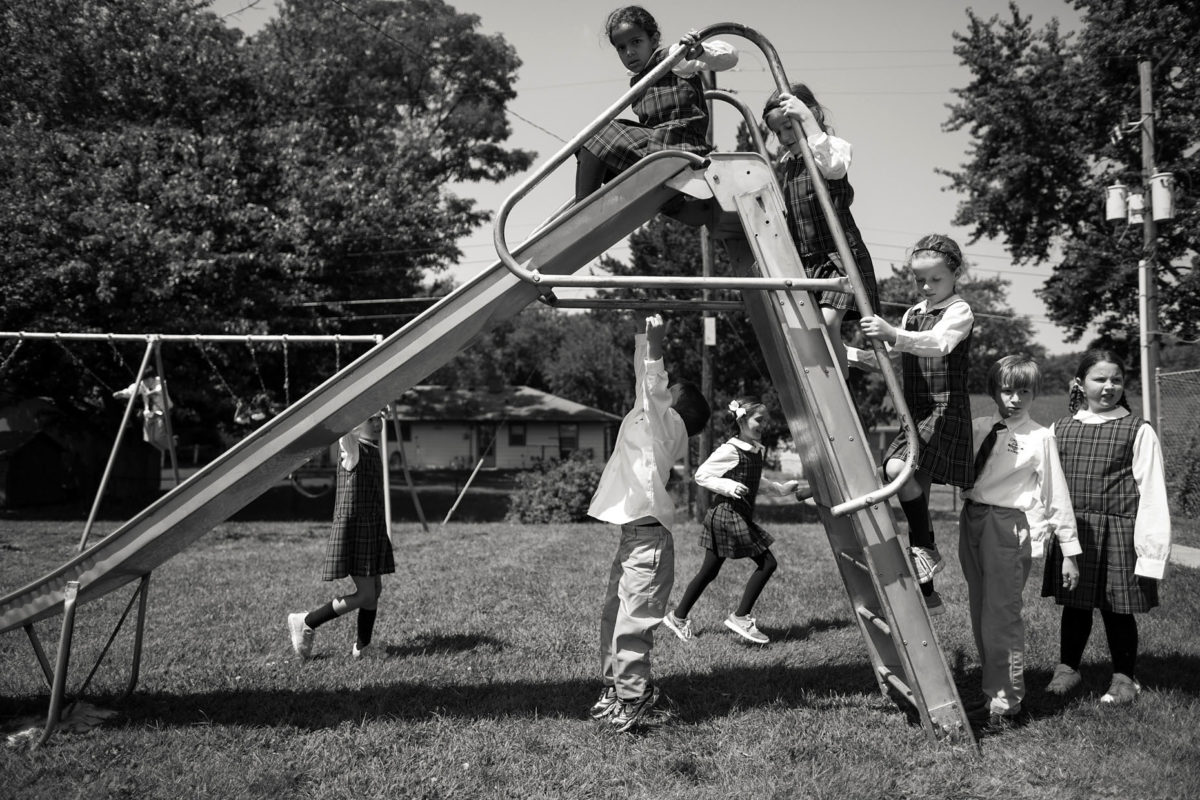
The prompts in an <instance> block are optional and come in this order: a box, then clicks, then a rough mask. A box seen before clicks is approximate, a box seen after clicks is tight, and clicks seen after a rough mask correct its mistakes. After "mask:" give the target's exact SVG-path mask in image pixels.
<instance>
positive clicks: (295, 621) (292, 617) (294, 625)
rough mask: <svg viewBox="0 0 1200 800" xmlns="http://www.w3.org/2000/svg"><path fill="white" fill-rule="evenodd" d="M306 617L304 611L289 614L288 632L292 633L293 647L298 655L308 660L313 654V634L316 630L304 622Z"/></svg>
mask: <svg viewBox="0 0 1200 800" xmlns="http://www.w3.org/2000/svg"><path fill="white" fill-rule="evenodd" d="M304 617H305V614H304V612H303V611H298V612H296V613H295V614H288V632H289V633H290V634H291V635H292V649H293V650H295V651H296V655H298V656H300V658H302V659H304V660H306V661H307V660H308V658H309V656H311V655H312V646H313V636H314V634H316V631H314V630H313V629H312V628H310V627H308V626H307V625H305V624H304Z"/></svg>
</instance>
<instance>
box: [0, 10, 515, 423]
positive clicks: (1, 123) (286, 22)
mask: <svg viewBox="0 0 1200 800" xmlns="http://www.w3.org/2000/svg"><path fill="white" fill-rule="evenodd" d="M205 5H206V4H205V3H202V2H197V0H103V1H102V0H70V2H68V0H48V1H47V2H45V3H17V4H8V5H6V6H5V7H4V9H3V11H0V180H3V183H4V185H5V187H6V192H5V193H4V194H3V195H2V196H0V243H2V246H0V265H2V267H3V274H4V279H5V284H6V291H5V292H4V293H3V294H2V295H0V315H3V318H4V320H5V324H6V326H7V327H8V328H10V329H34V330H65V331H74V330H109V331H111V330H118V331H146V330H162V331H178V332H193V331H201V332H226V333H249V332H264V331H287V332H305V331H330V332H333V331H339V332H343V333H356V332H372V333H373V332H375V331H374V330H373V329H372V330H369V331H364V330H361V329H355V328H353V327H351V326H349V325H346V324H344V323H342V322H341V321H340V320H339V319H337V318H336V316H335V317H334V318H332V319H331V318H328V317H326V316H322V314H323V313H327V312H322V311H320V310H318V307H317V306H316V305H315V304H316V303H319V302H320V301H329V300H335V299H343V298H347V297H351V298H372V297H381V296H397V295H401V296H405V295H419V294H421V293H423V292H424V291H425V287H424V284H425V281H426V280H427V277H428V275H429V274H430V273H431V272H433V273H435V274H436V272H437V271H438V270H441V269H443V268H444V267H445V266H446V265H447V264H449V263H453V261H454V260H456V259H457V258H458V257H459V256H460V253H459V251H458V248H457V246H456V241H457V240H458V239H459V237H461V236H462V235H464V234H465V233H466V232H467V231H468V230H470V228H471V227H473V226H475V225H478V224H480V223H481V222H482V221H484V220H485V219H486V216H487V215H486V213H485V212H481V211H479V210H477V209H475V208H474V204H473V202H472V201H470V200H468V199H464V198H460V197H456V196H455V195H453V194H452V193H451V192H449V191H448V190H447V189H446V188H445V187H446V186H447V185H449V184H450V183H451V182H453V181H457V180H481V179H486V180H500V179H502V178H504V177H507V176H508V175H510V174H512V173H514V172H516V171H518V170H521V169H523V168H525V167H526V166H528V164H529V162H530V160H531V154H529V153H527V152H524V151H519V150H509V149H506V148H504V147H503V142H504V140H505V139H506V138H507V137H508V135H509V129H508V126H507V122H506V117H505V114H504V105H505V103H507V102H508V101H509V100H511V99H512V97H513V96H514V92H513V89H512V83H513V80H514V78H515V71H516V68H517V66H518V65H519V61H518V60H517V58H516V56H515V54H514V52H513V50H512V48H511V47H510V46H508V45H507V44H506V43H505V42H504V41H503V39H502V38H500V37H499V36H484V35H482V34H480V33H478V32H477V30H476V29H477V28H478V25H479V20H478V18H477V17H475V16H471V15H461V14H458V13H457V12H455V11H454V10H453V9H452V8H451V7H449V6H447V5H446V4H445V3H443V2H440V0H406V1H405V2H382V1H380V0H357V1H355V2H351V1H350V0H348V1H347V2H345V3H337V4H331V3H327V2H316V1H315V0H291V1H290V2H285V3H284V4H283V5H282V8H281V10H280V15H279V18H278V19H277V20H275V21H273V22H272V23H270V24H269V25H268V27H267V28H266V29H265V30H264V31H263V32H262V34H261V35H259V36H258V37H255V38H254V39H252V40H249V41H242V39H241V34H240V33H238V32H236V31H231V30H229V29H227V28H225V27H224V25H223V24H222V23H221V22H220V20H218V19H217V18H216V17H215V16H214V15H213V14H211V13H209V12H207V11H205V10H204V6H205ZM302 303H304V305H301V304H302ZM30 350H32V348H30ZM51 352H52V353H54V354H55V356H56V357H55V358H50V359H45V358H41V359H34V358H32V355H31V354H29V355H30V357H26V355H27V354H26V353H22V354H19V355H18V358H17V359H14V362H13V363H12V364H10V365H9V373H8V374H6V376H5V379H6V382H10V384H11V385H13V386H16V387H18V390H19V391H21V392H23V393H37V394H51V395H59V396H60V397H62V398H64V399H65V398H78V397H81V396H84V395H86V394H88V393H89V392H94V391H95V379H94V378H99V379H101V380H103V379H104V378H105V377H107V382H108V383H109V384H112V385H124V383H125V382H128V381H127V376H124V375H122V374H120V373H119V372H118V371H116V369H115V366H114V365H113V363H112V362H113V359H111V358H106V359H98V360H96V361H94V362H93V363H94V370H93V371H94V373H95V376H88V375H86V374H82V373H81V371H80V370H79V369H78V368H75V366H74V365H73V364H72V363H71V362H70V361H69V360H67V359H65V358H64V357H63V356H62V354H61V353H58V352H57V351H51ZM84 352H87V351H86V349H84ZM44 353H45V351H44V349H43V352H42V353H41V354H40V355H44ZM84 359H85V361H86V360H87V357H86V356H85V357H84ZM246 362H247V359H244V358H241V359H239V358H237V357H234V358H231V359H229V360H227V361H222V362H221V363H220V367H221V368H222V369H223V370H225V371H226V376H227V377H228V378H229V379H230V382H231V383H232V382H235V380H236V377H237V376H239V375H240V376H242V377H243V378H246V379H248V380H252V377H251V376H252V370H251V368H250V366H249V365H248V364H247V363H246ZM297 366H298V368H300V369H307V368H309V366H310V364H308V363H305V364H300V365H297ZM311 366H314V367H315V368H316V369H323V370H324V371H325V372H326V373H327V372H328V371H329V370H330V369H331V368H332V364H330V363H328V360H327V361H325V362H323V363H318V364H315V365H311ZM201 369H202V368H201ZM201 369H197V370H194V372H193V374H192V375H190V376H188V377H190V378H193V379H194V380H192V381H185V382H191V383H195V384H199V383H200V382H201V380H203V382H204V384H208V383H209V382H210V381H211V380H212V379H211V376H209V377H208V378H207V379H204V378H203V376H202V375H201V374H200V372H201ZM177 399H180V398H177ZM195 401H196V402H203V400H202V399H200V398H196V400H195ZM208 401H209V403H210V404H211V403H212V401H213V398H211V397H210V398H208ZM185 402H186V400H181V405H182V404H184V403H185ZM222 415H224V412H222Z"/></svg>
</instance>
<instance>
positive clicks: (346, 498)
mask: <svg viewBox="0 0 1200 800" xmlns="http://www.w3.org/2000/svg"><path fill="white" fill-rule="evenodd" d="M382 425H383V419H382V417H381V416H380V415H374V416H372V417H371V418H370V419H368V420H366V421H365V422H363V423H361V424H360V425H359V426H358V427H356V428H355V429H354V430H352V431H351V432H350V433H348V434H346V435H345V436H343V437H342V438H341V439H339V440H338V464H337V494H336V495H335V499H334V509H333V528H332V530H330V532H329V543H328V545H327V546H326V549H325V569H324V572H323V574H322V576H321V578H322V580H327V581H334V580H337V579H339V578H346V577H348V578H350V579H351V580H353V581H354V594H348V595H344V596H342V597H335V598H334V599H333V600H332V601H330V602H328V603H326V604H325V605H323V606H320V607H319V608H315V609H313V610H312V611H309V612H308V613H307V614H305V613H304V612H299V613H296V614H289V615H288V630H289V632H290V633H291V637H292V649H294V650H295V651H296V655H298V656H300V657H301V658H302V659H307V658H308V657H309V656H310V655H311V654H312V643H313V634H314V631H315V630H316V628H317V627H318V626H320V625H323V624H324V623H326V622H329V621H330V620H332V619H335V618H337V617H340V616H341V615H343V614H346V613H348V612H350V611H353V610H354V609H358V637H357V639H356V641H355V642H354V647H353V648H352V649H351V651H350V653H351V655H352V656H353V657H354V658H356V659H358V658H364V657H367V656H370V657H376V656H383V655H385V654H384V652H383V651H382V649H381V648H380V647H379V646H378V645H376V646H375V647H370V646H369V645H370V644H371V635H372V633H373V632H374V630H375V614H376V610H377V609H378V608H379V595H380V593H381V592H382V591H383V579H382V577H381V576H383V575H386V574H389V573H392V572H395V571H396V563H395V560H394V558H393V556H392V542H391V539H390V538H389V537H388V530H387V525H386V523H385V517H384V512H383V462H382V460H381V458H380V453H379V433H380V429H381V427H382Z"/></svg>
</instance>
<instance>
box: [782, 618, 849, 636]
mask: <svg viewBox="0 0 1200 800" xmlns="http://www.w3.org/2000/svg"><path fill="white" fill-rule="evenodd" d="M853 625H854V621H853V620H851V619H849V618H847V617H840V618H837V619H810V620H809V621H808V622H805V623H804V624H803V625H789V626H788V627H786V628H779V627H770V626H767V625H760V626H759V628H760V629H761V630H762V632H763V633H765V634H767V636H770V637H771V641H781V640H784V639H791V640H803V639H807V638H809V637H810V636H812V635H814V634H817V633H823V632H825V631H834V630H840V629H842V628H849V627H852V626H853Z"/></svg>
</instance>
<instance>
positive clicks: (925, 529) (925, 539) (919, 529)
mask: <svg viewBox="0 0 1200 800" xmlns="http://www.w3.org/2000/svg"><path fill="white" fill-rule="evenodd" d="M900 508H901V510H903V511H904V519H905V520H907V521H908V543H909V544H910V545H912V546H913V547H932V546H933V518H932V517H930V516H929V498H928V497H926V496H925V495H924V494H922V495H921V496H919V497H916V498H914V499H912V500H901V501H900Z"/></svg>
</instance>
